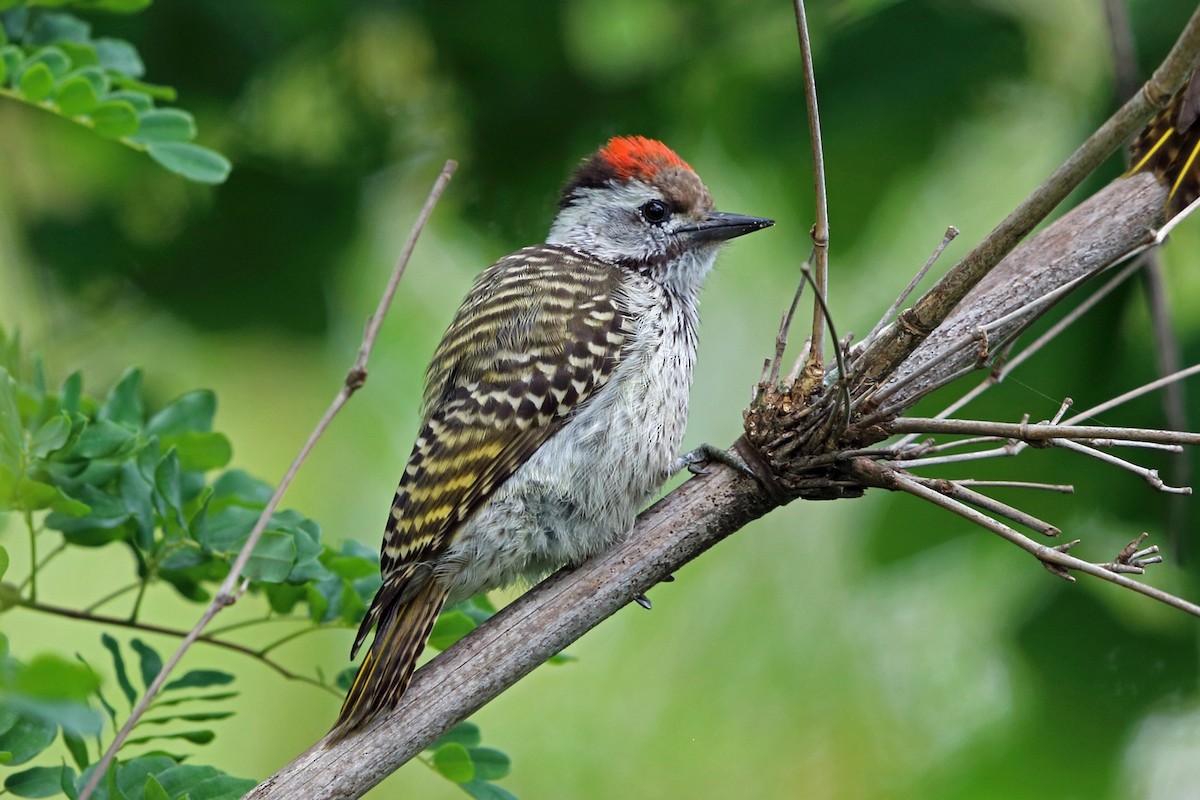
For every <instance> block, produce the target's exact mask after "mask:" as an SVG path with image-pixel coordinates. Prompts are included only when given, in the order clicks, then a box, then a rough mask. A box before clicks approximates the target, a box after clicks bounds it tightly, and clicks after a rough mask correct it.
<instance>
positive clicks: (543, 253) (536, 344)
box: [423, 244, 633, 424]
mask: <svg viewBox="0 0 1200 800" xmlns="http://www.w3.org/2000/svg"><path fill="white" fill-rule="evenodd" d="M624 278H625V276H624V275H623V272H622V270H621V268H620V267H618V266H616V265H614V264H610V263H607V262H604V261H601V260H599V259H596V258H593V257H591V256H589V255H587V254H584V253H580V252H579V251H576V250H573V249H571V248H568V247H564V246H561V245H547V244H543V245H534V246H531V247H526V248H523V249H521V250H518V251H516V252H515V253H512V254H510V255H508V256H505V257H504V258H501V259H500V260H498V261H497V262H496V263H494V264H492V266H490V267H488V268H487V269H486V270H484V271H483V272H482V273H481V274H480V275H479V277H478V278H477V279H476V280H475V283H474V285H473V286H472V288H471V290H470V291H469V292H468V293H467V296H466V297H465V298H464V300H463V302H462V304H461V305H460V306H459V308H458V311H457V313H456V314H455V315H454V319H453V321H452V322H451V323H450V325H449V327H448V328H447V330H446V333H445V335H444V336H443V338H442V341H441V343H440V344H439V345H438V348H437V350H436V351H435V352H434V355H433V358H432V360H431V361H430V364H429V369H428V371H427V374H426V389H425V394H424V398H423V400H424V409H425V419H427V420H428V419H430V418H431V416H432V415H433V414H434V413H435V412H437V410H438V409H439V408H441V407H444V405H445V404H446V403H448V402H452V401H453V399H454V396H455V395H456V394H459V395H461V394H462V391H461V390H463V389H464V388H466V387H479V388H483V389H485V390H486V391H489V392H499V393H508V394H511V395H514V396H515V395H517V394H519V393H523V392H524V391H525V390H527V389H529V388H531V386H530V385H531V384H533V387H532V388H534V389H535V390H536V391H535V394H537V395H540V399H542V400H544V399H545V397H546V396H547V395H548V392H550V390H551V389H556V390H557V391H558V392H564V393H567V394H571V392H570V391H569V390H570V389H571V386H570V384H571V382H572V381H576V380H584V381H585V382H586V377H587V376H586V375H584V374H582V373H584V372H587V373H594V375H592V379H593V380H592V382H593V383H594V384H598V383H602V382H603V380H604V379H605V377H606V376H607V375H608V373H609V372H610V371H611V369H612V368H613V367H615V365H616V363H617V361H618V360H619V359H620V355H621V351H622V348H623V347H624V346H625V344H626V341H627V339H628V337H629V334H630V332H631V330H632V327H633V326H632V320H631V319H630V311H629V309H628V306H627V304H626V303H624V302H623V283H624ZM585 368H586V369H585ZM582 388H583V387H582V386H579V387H576V392H575V393H578V392H579V391H582ZM593 388H594V386H593ZM568 405H569V403H568ZM527 410H528V409H527ZM543 416H544V415H543ZM546 421H548V420H547V419H543V424H544V423H545V422H546Z"/></svg>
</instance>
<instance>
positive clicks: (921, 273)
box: [863, 225, 958, 346]
mask: <svg viewBox="0 0 1200 800" xmlns="http://www.w3.org/2000/svg"><path fill="white" fill-rule="evenodd" d="M957 236H958V228H956V227H954V226H953V225H951V226H950V227H948V228H946V232H945V233H944V234H942V240H941V241H940V242H938V246H937V247H935V248H934V249H933V253H932V254H931V255H930V256H929V258H928V259H926V261H925V264H924V266H922V267H921V268H920V269H919V270H917V274H916V275H914V276H913V278H912V280H911V281H909V282H908V285H907V286H905V287H904V289H903V290H902V291H901V292H900V294H899V295H898V296H897V297H896V299H895V300H893V301H892V304H891V305H890V306H889V307H888V310H887V311H885V312H883V316H882V317H880V318H879V322H876V323H875V327H874V328H871V332H870V333H868V334H867V335H866V337H865V338H864V339H863V345H864V346H865V345H866V344H867V343H869V342H872V341H874V339H875V337H876V336H878V335H879V332H880V331H881V330H883V328H884V326H885V325H887V324H888V323H889V322H891V321H892V317H893V316H895V314H896V312H897V311H899V310H900V306H902V305H904V301H905V300H907V299H908V296H909V295H910V294H912V292H913V289H916V288H917V284H918V283H920V282H921V279H922V278H924V277H925V276H926V275H927V274H928V273H929V270H930V269H932V268H933V265H934V263H935V262H937V260H938V258H939V257H941V255H942V253H943V251H945V249H946V248H947V247H949V246H950V243H951V242H952V241H954V239H955V238H956V237H957Z"/></svg>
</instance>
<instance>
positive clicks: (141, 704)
mask: <svg viewBox="0 0 1200 800" xmlns="http://www.w3.org/2000/svg"><path fill="white" fill-rule="evenodd" d="M457 168H458V165H457V164H456V163H455V162H454V161H447V162H446V165H445V166H444V167H443V168H442V172H441V174H440V175H439V176H438V178H437V180H436V181H435V182H434V184H433V188H432V189H431V190H430V192H429V197H428V198H427V199H426V200H425V205H424V207H422V209H421V213H420V214H419V215H418V216H417V220H416V222H414V223H413V227H412V230H411V232H410V233H409V235H408V241H407V242H406V243H405V245H404V249H403V250H402V251H401V254H400V258H399V259H398V260H397V261H396V266H395V267H394V268H393V270H392V276H391V279H390V280H389V281H388V285H387V288H386V289H385V290H384V294H383V298H382V299H381V300H380V303H379V307H378V308H377V309H376V311H375V314H374V315H373V316H372V318H371V322H370V323H369V324H368V325H367V330H366V333H365V334H364V336H363V343H362V346H361V347H360V348H359V351H358V358H357V359H356V361H355V363H354V367H353V368H352V369H351V370H350V372H349V373H348V374H347V375H346V380H345V382H344V383H343V385H342V388H341V390H340V391H339V392H338V393H337V396H336V397H335V398H334V399H333V402H332V403H331V404H330V405H329V408H328V409H326V411H325V414H324V415H323V416H322V417H321V419H320V421H319V422H317V425H316V427H315V428H313V431H312V433H311V434H309V437H308V439H307V441H305V442H304V445H303V446H302V447H301V448H300V452H299V453H297V454H296V458H295V459H294V460H293V461H292V463H291V466H289V467H288V470H287V472H286V473H285V474H284V476H283V480H281V481H280V482H279V486H278V487H277V488H276V489H275V493H274V494H272V495H271V499H270V500H268V501H267V505H266V507H265V508H263V511H262V514H261V515H260V516H259V518H258V522H257V523H255V525H254V529H253V530H252V531H251V532H250V535H249V537H248V538H247V539H246V542H245V544H243V545H242V550H241V552H240V553H239V554H238V557H237V559H236V560H235V561H234V562H233V565H232V566H231V567H230V568H229V576H228V577H227V578H226V579H225V582H224V583H222V584H221V588H220V589H219V590H218V591H217V595H216V597H214V598H213V600H212V602H211V603H209V605H208V608H206V609H205V610H204V613H203V614H202V615H201V616H200V620H199V621H198V622H197V623H196V624H195V626H194V627H193V628H192V629H191V630H190V631H189V632H188V634H187V635H186V636H185V637H184V639H183V642H181V643H180V645H179V647H178V648H177V649H176V650H175V652H174V653H173V654H172V655H171V657H170V658H169V659H167V662H166V664H164V665H163V668H162V669H161V670H160V671H159V673H158V677H156V678H155V679H154V681H153V683H151V684H150V686H148V687H146V693H145V694H144V695H142V697H141V699H140V700H139V701H138V704H137V705H136V706H135V707H134V709H133V711H132V712H131V713H130V715H129V719H127V720H126V721H125V724H124V725H122V726H121V730H119V731H117V735H116V736H115V737H114V738H113V741H112V743H111V744H110V745H109V746H108V749H107V750H105V752H104V756H103V757H102V758H101V759H100V762H99V764H97V766H96V769H95V771H94V772H93V773H92V776H91V778H90V779H89V780H88V782H87V785H86V786H84V787H83V791H82V792H81V793H80V795H79V800H87V799H88V798H89V797H91V795H92V793H93V792H94V791H95V790H96V786H97V785H98V784H99V783H100V780H101V779H102V778H103V777H104V775H105V774H106V772H107V770H108V765H109V764H110V763H112V760H113V758H114V757H115V756H116V754H117V751H118V750H119V749H120V748H121V745H123V744H124V743H125V740H126V739H127V738H128V737H129V733H130V731H132V730H133V727H134V725H136V724H137V722H138V720H139V719H141V717H142V715H143V714H145V713H146V710H147V709H148V708H149V707H150V703H151V702H152V701H153V700H154V698H155V697H156V696H157V695H158V693H159V692H160V691H161V690H162V687H163V686H164V685H165V684H166V682H167V677H168V676H169V675H170V674H171V671H172V670H173V669H174V668H175V667H176V665H178V664H179V661H180V660H181V659H182V658H183V654H184V653H186V652H187V650H188V648H189V647H191V646H192V643H193V642H195V641H196V640H197V639H198V638H199V637H200V634H201V631H203V630H204V628H205V627H206V626H207V625H208V623H209V622H210V621H212V618H213V617H215V616H216V615H217V613H218V612H220V611H221V610H222V609H224V608H225V607H226V606H228V605H230V604H232V603H233V602H235V600H236V597H235V595H234V587H235V586H237V583H238V580H239V579H240V578H241V574H242V570H243V569H245V567H246V562H247V561H249V560H250V556H251V554H252V553H253V552H254V546H255V545H256V544H258V540H259V538H260V537H261V536H262V533H263V531H264V530H265V529H266V527H267V523H268V522H269V521H270V519H271V516H272V515H273V514H274V513H275V509H276V508H277V507H278V506H279V501H280V500H281V499H282V498H283V494H284V492H286V491H287V489H288V487H289V486H291V483H292V479H293V478H295V476H296V473H297V472H298V471H299V470H300V467H301V465H302V464H303V463H304V462H305V460H306V459H307V458H308V454H309V453H311V452H312V449H313V447H315V446H316V444H317V441H318V440H319V439H320V438H321V436H322V435H323V434H324V433H325V431H326V429H327V428H328V427H329V423H330V422H331V421H332V420H333V418H334V416H336V415H337V413H338V411H340V410H341V408H342V406H344V405H345V404H346V402H347V401H348V400H349V399H350V396H351V395H353V394H354V392H355V391H357V390H358V389H359V387H361V386H362V385H363V382H364V381H366V378H367V369H366V365H367V359H368V358H369V357H370V354H371V348H372V347H374V345H375V339H376V338H377V337H378V335H379V328H380V326H381V325H382V324H383V318H384V316H385V315H386V313H387V309H388V307H389V306H390V304H391V301H392V297H393V296H394V295H395V292H396V286H397V285H398V284H399V282H400V277H401V276H402V275H403V274H404V268H405V267H406V266H408V259H409V258H410V257H411V256H412V251H413V248H414V247H415V246H416V241H417V237H419V236H420V235H421V231H422V230H423V229H424V228H425V223H426V222H427V221H428V220H429V215H430V214H432V213H433V207H434V205H436V204H437V201H438V198H440V197H441V196H442V192H444V191H445V189H446V184H448V183H449V182H450V177H451V176H452V175H453V174H454V170H455V169H457ZM244 590H245V584H243V588H242V591H244ZM238 594H239V595H240V592H239V593H238Z"/></svg>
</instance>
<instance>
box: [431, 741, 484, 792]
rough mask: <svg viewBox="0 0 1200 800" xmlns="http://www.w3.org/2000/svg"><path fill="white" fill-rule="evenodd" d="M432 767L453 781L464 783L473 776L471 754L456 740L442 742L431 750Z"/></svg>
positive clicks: (473, 768)
mask: <svg viewBox="0 0 1200 800" xmlns="http://www.w3.org/2000/svg"><path fill="white" fill-rule="evenodd" d="M433 768H434V769H436V770H437V771H438V772H439V773H441V775H442V777H444V778H447V779H448V780H452V781H454V782H455V783H466V782H467V781H469V780H472V779H473V778H474V777H475V766H474V765H473V764H472V763H471V754H470V753H468V752H467V748H465V747H463V746H462V745H461V744H459V743H458V742H450V743H448V744H444V745H442V746H441V747H439V748H438V749H437V750H434V751H433Z"/></svg>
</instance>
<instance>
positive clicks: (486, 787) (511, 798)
mask: <svg viewBox="0 0 1200 800" xmlns="http://www.w3.org/2000/svg"><path fill="white" fill-rule="evenodd" d="M459 788H461V789H462V790H463V791H464V792H466V793H467V794H469V795H471V797H474V798H475V800H517V796H516V795H515V794H513V793H512V792H510V791H508V790H507V789H505V788H504V787H503V786H497V785H496V784H494V783H488V782H487V781H481V780H474V781H467V782H466V783H460V784H459Z"/></svg>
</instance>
